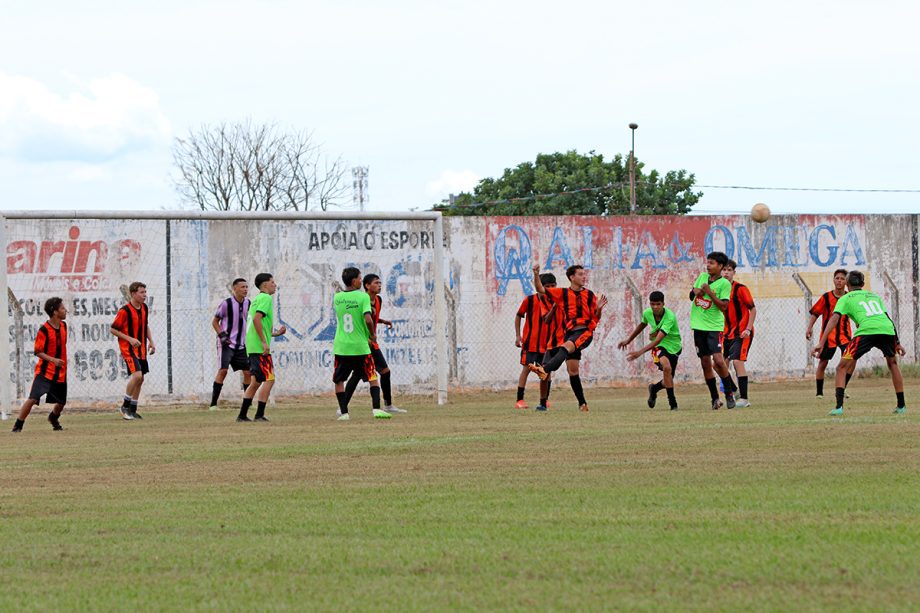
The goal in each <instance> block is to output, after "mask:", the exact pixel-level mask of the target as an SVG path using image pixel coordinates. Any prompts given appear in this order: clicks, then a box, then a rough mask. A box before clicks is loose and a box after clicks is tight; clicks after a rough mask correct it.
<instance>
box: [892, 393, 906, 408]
mask: <svg viewBox="0 0 920 613" xmlns="http://www.w3.org/2000/svg"><path fill="white" fill-rule="evenodd" d="M894 394H895V396H897V397H898V408H899V409H903V408H904V392H895V393H894Z"/></svg>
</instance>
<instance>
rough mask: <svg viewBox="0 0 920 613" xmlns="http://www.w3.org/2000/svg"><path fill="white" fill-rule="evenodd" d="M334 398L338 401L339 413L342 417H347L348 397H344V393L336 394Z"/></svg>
mask: <svg viewBox="0 0 920 613" xmlns="http://www.w3.org/2000/svg"><path fill="white" fill-rule="evenodd" d="M335 398H336V400H338V401H339V413H341V414H342V415H347V414H348V396H347V395H346V393H345V392H336V393H335Z"/></svg>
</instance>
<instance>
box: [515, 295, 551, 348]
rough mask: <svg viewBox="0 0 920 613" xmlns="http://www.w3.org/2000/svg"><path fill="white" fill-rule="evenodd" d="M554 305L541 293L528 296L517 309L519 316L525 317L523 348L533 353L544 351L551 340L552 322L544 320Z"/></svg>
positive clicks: (522, 336) (522, 335)
mask: <svg viewBox="0 0 920 613" xmlns="http://www.w3.org/2000/svg"><path fill="white" fill-rule="evenodd" d="M551 307H552V305H551V304H550V302H549V301H548V300H547V299H546V298H545V297H544V296H541V295H539V294H534V295H532V296H527V297H526V298H524V301H523V302H521V306H520V307H519V308H518V310H517V316H518V317H521V318H522V319H524V332H523V333H522V334H521V339H522V342H521V348H522V349H524V350H525V351H529V352H531V353H543V352H545V351H546V347H547V343H548V342H549V333H550V324H549V323H547V322H544V321H543V316H544V315H546V314H547V313H549V310H550V308H551Z"/></svg>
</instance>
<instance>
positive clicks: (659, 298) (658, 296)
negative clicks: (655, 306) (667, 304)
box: [648, 290, 664, 302]
mask: <svg viewBox="0 0 920 613" xmlns="http://www.w3.org/2000/svg"><path fill="white" fill-rule="evenodd" d="M648 301H649V302H664V294H663V293H661V292H659V291H657V290H656V291H654V292H652V293H651V294H649V295H648Z"/></svg>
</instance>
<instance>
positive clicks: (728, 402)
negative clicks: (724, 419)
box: [725, 392, 736, 409]
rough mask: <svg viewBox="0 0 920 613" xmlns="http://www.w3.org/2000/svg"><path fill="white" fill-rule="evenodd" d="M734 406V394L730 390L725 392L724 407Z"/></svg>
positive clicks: (732, 407)
mask: <svg viewBox="0 0 920 613" xmlns="http://www.w3.org/2000/svg"><path fill="white" fill-rule="evenodd" d="M735 406H736V403H735V395H734V394H733V393H731V392H729V393H727V394H725V408H727V409H734V408H735Z"/></svg>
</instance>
